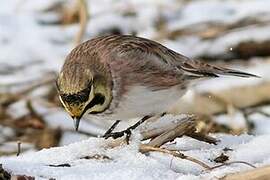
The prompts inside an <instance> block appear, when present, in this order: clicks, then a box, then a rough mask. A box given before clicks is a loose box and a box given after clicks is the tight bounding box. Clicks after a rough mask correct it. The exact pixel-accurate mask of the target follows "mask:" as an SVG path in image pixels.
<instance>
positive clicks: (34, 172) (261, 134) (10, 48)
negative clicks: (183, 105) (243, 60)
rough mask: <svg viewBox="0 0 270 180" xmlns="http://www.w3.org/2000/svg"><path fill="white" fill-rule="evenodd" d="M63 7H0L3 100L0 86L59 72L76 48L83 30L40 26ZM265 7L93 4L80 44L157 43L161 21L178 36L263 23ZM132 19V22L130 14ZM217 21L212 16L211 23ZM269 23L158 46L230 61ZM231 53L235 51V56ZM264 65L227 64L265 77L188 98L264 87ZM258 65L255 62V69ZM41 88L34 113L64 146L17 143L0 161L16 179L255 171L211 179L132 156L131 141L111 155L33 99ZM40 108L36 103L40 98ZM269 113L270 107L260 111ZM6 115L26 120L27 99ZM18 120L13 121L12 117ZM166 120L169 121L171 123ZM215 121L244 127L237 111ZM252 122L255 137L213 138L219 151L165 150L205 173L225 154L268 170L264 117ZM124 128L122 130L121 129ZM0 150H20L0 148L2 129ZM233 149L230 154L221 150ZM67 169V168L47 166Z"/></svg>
mask: <svg viewBox="0 0 270 180" xmlns="http://www.w3.org/2000/svg"><path fill="white" fill-rule="evenodd" d="M61 1H62V0H47V1H44V0H27V1H22V0H9V1H2V2H1V6H0V54H1V56H0V92H7V91H8V90H9V89H8V88H5V87H4V85H10V84H16V83H25V82H30V81H33V80H35V79H39V78H41V77H44V76H46V75H47V73H48V72H52V71H56V72H58V71H59V69H60V67H61V65H62V64H63V62H64V59H65V56H66V55H67V54H68V52H69V51H70V50H71V49H72V48H73V47H74V42H73V41H74V37H75V34H76V33H77V32H78V30H79V26H78V24H73V25H67V26H59V25H44V22H47V23H48V22H53V21H55V20H57V19H58V18H59V15H58V14H57V13H55V12H46V11H44V10H45V9H47V8H48V7H51V5H52V4H54V3H57V2H61ZM269 6H270V1H265V0H250V1H243V0H239V1H235V0H227V1H222V0H213V1H212V0H207V1H187V2H186V1H178V0H170V1H161V0H158V1H157V0H149V1H145V0H132V1H124V0H119V1H115V0H99V1H94V0H89V1H88V8H89V12H90V20H89V22H88V25H87V28H86V34H85V36H84V40H86V39H90V38H92V37H94V36H97V35H99V34H100V33H101V32H109V31H110V30H111V29H112V28H116V29H119V31H120V32H121V33H124V34H132V33H135V34H137V35H139V36H143V37H147V38H153V39H155V38H156V37H158V35H159V33H160V32H159V30H158V29H157V27H156V23H157V20H159V19H160V18H164V19H166V20H167V24H166V25H167V30H168V31H174V30H181V29H184V28H188V27H191V28H193V27H196V26H197V25H198V26H199V25H200V24H201V23H203V22H211V23H227V24H233V23H237V22H238V21H240V20H245V19H246V18H247V17H256V18H257V20H260V21H263V22H267V21H269V17H270V11H269ZM127 14H131V15H127ZM213 14H214V15H213ZM269 37H270V26H269V24H268V25H267V24H265V25H262V26H260V27H258V26H256V27H255V26H248V27H244V28H238V29H236V30H234V31H228V32H226V33H225V34H222V35H221V36H220V37H218V38H215V39H214V40H211V39H202V38H201V37H199V36H197V35H184V36H180V37H177V38H176V40H171V39H167V38H166V37H165V38H164V39H161V40H160V42H162V44H164V45H166V46H168V47H169V48H172V49H174V50H176V51H178V52H180V53H183V54H184V55H186V56H189V57H193V58H196V57H199V56H202V55H204V54H208V55H213V56H214V55H218V54H222V53H225V54H226V53H230V52H231V51H233V48H234V46H235V45H236V44H238V43H239V42H246V41H250V40H254V41H258V42H261V41H265V40H269ZM231 53H232V52H231ZM261 61H262V60H261V59H260V58H254V59H253V61H252V64H251V67H242V66H233V67H234V68H236V69H240V70H244V71H247V72H250V73H254V74H257V75H259V76H261V77H262V78H260V79H256V78H254V79H240V78H220V79H219V80H218V81H217V80H216V79H213V80H209V81H204V82H202V83H200V84H199V85H197V86H195V87H194V88H193V91H189V93H188V94H187V96H186V98H187V99H191V100H192V95H193V94H194V92H204V91H209V89H211V90H212V91H216V90H219V89H226V88H231V87H232V86H243V85H248V84H251V85H252V84H257V83H261V82H263V81H269V80H270V79H269V78H270V71H269V69H270V67H269V66H270V65H269V60H268V62H264V63H261ZM258 62H260V63H258ZM44 91H45V90H44V89H43V90H38V91H37V92H35V93H34V94H32V96H31V97H35V98H36V99H35V100H36V101H35V102H34V107H36V108H37V111H38V112H39V113H41V114H42V115H43V116H44V119H45V120H46V122H47V124H48V125H49V126H50V127H52V128H56V127H61V128H62V129H63V131H64V134H63V137H62V138H61V141H60V146H61V147H55V148H50V149H44V150H41V151H38V152H35V150H34V147H32V145H30V144H27V143H23V144H22V148H23V149H24V150H26V152H24V153H22V154H21V155H20V156H19V157H15V156H1V157H0V163H1V164H3V167H4V168H5V169H7V170H8V171H10V172H11V173H12V174H22V175H29V176H35V177H36V179H48V178H56V179H97V180H100V179H127V178H129V179H189V180H193V179H212V178H219V177H223V176H224V175H226V174H228V173H232V172H236V171H243V170H248V169H251V167H249V166H247V165H244V164H232V165H229V166H223V167H220V168H217V169H214V170H212V171H207V170H204V169H203V168H202V167H200V166H198V165H197V164H194V163H192V162H190V161H187V160H182V159H178V158H173V157H171V156H169V155H164V154H161V153H150V154H149V155H148V154H142V153H140V152H139V151H138V145H139V140H138V138H137V136H135V138H133V139H132V142H131V144H130V145H128V146H127V145H121V146H120V147H116V148H113V149H110V148H106V147H105V144H106V142H107V141H105V140H104V139H102V138H93V137H92V138H88V137H87V136H86V135H82V134H79V133H75V132H74V131H72V130H73V122H72V120H71V118H70V117H69V116H68V115H67V113H66V112H64V111H63V110H62V109H60V108H48V107H44V104H42V103H40V102H39V101H38V100H37V99H38V96H40V95H42V94H43V93H44ZM39 100H40V99H39ZM265 111H268V112H269V107H268V109H267V107H266V108H265ZM8 112H9V113H10V114H11V115H12V117H14V118H18V117H19V116H22V115H24V114H25V113H27V109H26V108H25V101H19V102H17V103H15V104H13V105H12V106H11V107H10V108H9V109H8ZM14 112H16V113H14ZM170 118H173V117H172V116H171V117H170ZM215 120H216V121H217V122H219V123H221V124H227V123H232V124H234V126H236V127H238V128H239V127H240V128H241V127H242V128H243V127H244V125H245V123H244V119H243V115H242V114H241V113H239V112H237V113H236V114H234V116H225V115H224V116H218V117H215ZM250 120H251V122H253V123H254V124H255V127H256V128H255V130H254V132H253V133H254V135H247V134H243V135H239V136H232V135H226V134H212V136H214V137H217V138H218V139H220V140H221V141H220V143H218V145H210V144H206V143H203V142H199V141H196V140H194V139H191V138H188V137H183V138H178V139H176V140H175V141H174V142H172V143H170V144H166V145H165V146H166V147H168V148H171V149H178V150H180V151H181V152H182V153H184V154H186V155H189V156H192V157H195V158H197V159H199V160H201V161H203V162H205V163H207V164H209V165H211V166H214V165H217V163H215V162H213V159H214V158H216V157H217V156H219V155H220V154H221V153H222V152H223V153H224V154H226V155H228V156H229V158H230V159H229V162H232V161H246V162H248V163H251V164H253V165H255V166H264V165H269V164H270V144H269V140H270V118H269V117H266V116H264V115H262V114H252V115H251V116H250ZM111 123H112V122H103V121H92V122H91V123H89V122H87V121H86V120H83V121H82V122H81V124H80V129H81V130H82V131H85V132H88V133H92V134H94V135H100V134H103V133H104V131H105V129H106V128H107V127H109V126H110V124H111ZM127 123H129V122H126V123H123V124H121V125H120V127H121V128H124V127H125V126H126V125H127ZM0 132H1V133H0V135H1V136H0V137H1V138H0V143H1V150H3V149H11V150H12V151H14V152H15V151H16V148H17V144H16V142H11V143H7V144H4V145H2V143H3V142H4V139H5V138H6V137H11V136H12V135H13V134H14V133H15V132H14V131H13V130H12V129H10V128H6V127H2V126H1V127H0ZM224 148H231V149H232V151H226V152H225V151H224ZM95 154H99V155H106V156H108V157H109V158H110V159H103V160H96V159H82V158H83V157H85V156H92V155H95ZM63 163H68V164H70V165H71V167H51V166H49V165H59V164H63Z"/></svg>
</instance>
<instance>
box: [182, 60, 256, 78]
mask: <svg viewBox="0 0 270 180" xmlns="http://www.w3.org/2000/svg"><path fill="white" fill-rule="evenodd" d="M181 69H182V70H184V71H185V72H187V73H189V74H191V75H192V76H195V77H196V76H197V77H198V78H199V77H219V76H220V75H225V76H238V77H244V78H249V77H256V78H259V76H257V75H254V74H250V73H246V72H243V71H238V70H234V69H229V68H223V67H218V66H214V65H210V64H207V63H204V62H200V61H194V60H190V61H185V62H184V63H183V64H181Z"/></svg>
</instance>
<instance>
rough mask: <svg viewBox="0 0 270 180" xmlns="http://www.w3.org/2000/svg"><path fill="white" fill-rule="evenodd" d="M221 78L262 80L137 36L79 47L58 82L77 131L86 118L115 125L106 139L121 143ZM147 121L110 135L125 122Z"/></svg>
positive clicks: (100, 39) (114, 37)
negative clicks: (196, 88) (205, 82)
mask: <svg viewBox="0 0 270 180" xmlns="http://www.w3.org/2000/svg"><path fill="white" fill-rule="evenodd" d="M222 75H229V76H238V77H244V78H246V77H258V76H256V75H254V74H250V73H246V72H243V71H238V70H234V69H229V68H225V67H220V66H216V65H210V64H208V63H206V62H202V61H199V60H194V59H191V58H188V57H186V56H184V55H182V54H180V53H178V52H175V51H173V50H171V49H169V48H167V47H165V46H163V45H162V44H160V43H158V42H155V41H153V40H150V39H146V38H142V37H137V36H133V35H106V36H100V37H95V38H93V39H90V40H88V41H85V42H83V43H81V44H79V45H78V46H77V47H75V48H74V49H73V50H72V51H71V52H70V53H69V54H68V55H67V57H66V59H65V62H64V65H63V66H62V69H61V71H60V73H59V75H58V77H57V80H56V86H57V89H58V94H59V99H60V101H61V103H62V105H63V106H64V108H65V110H66V111H67V112H68V113H69V115H70V116H71V117H72V118H73V120H74V126H75V129H76V130H78V128H79V123H80V119H81V118H82V116H83V115H85V114H87V116H89V117H92V118H100V119H105V120H115V123H114V124H113V126H112V127H111V128H110V129H109V130H108V131H107V132H106V133H105V137H106V138H108V137H113V138H117V137H120V136H123V135H124V134H127V136H128V135H129V136H130V131H131V130H132V129H135V128H136V127H137V126H138V125H140V124H141V123H143V122H144V121H145V120H147V119H149V118H150V117H152V116H156V115H161V114H163V113H164V112H166V111H167V110H168V108H169V107H171V106H172V105H173V104H175V103H176V100H178V99H179V98H181V97H182V96H183V95H184V94H185V92H186V91H187V90H188V89H189V87H190V84H193V83H194V82H197V80H201V79H207V78H217V77H219V76H222ZM138 117H143V118H142V119H141V120H140V121H138V122H137V123H136V124H134V125H133V126H131V127H129V128H127V129H126V130H124V131H121V132H116V133H112V131H113V129H114V128H115V126H116V125H117V124H118V123H119V122H120V121H123V120H128V119H131V118H138Z"/></svg>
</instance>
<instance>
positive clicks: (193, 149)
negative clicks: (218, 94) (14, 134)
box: [1, 135, 270, 180]
mask: <svg viewBox="0 0 270 180" xmlns="http://www.w3.org/2000/svg"><path fill="white" fill-rule="evenodd" d="M215 136H216V137H217V138H218V139H220V140H221V142H220V143H219V144H218V145H209V144H206V143H203V142H198V141H196V140H193V139H191V138H186V137H184V138H180V139H177V141H176V142H175V143H176V144H172V145H170V148H177V149H179V150H180V151H181V152H182V153H184V154H185V155H189V156H192V157H194V158H197V159H199V160H201V161H203V162H205V163H207V164H209V165H211V166H214V165H216V163H215V162H214V159H215V158H217V157H218V156H220V155H221V153H224V154H225V155H228V156H229V162H231V161H245V162H248V163H251V164H253V165H254V166H263V165H267V164H269V163H270V153H269V152H270V145H269V139H270V135H261V136H249V135H241V136H232V135H215ZM105 144H106V143H105V141H104V140H103V139H101V138H89V139H87V140H85V141H81V142H77V143H73V144H70V145H67V146H63V147H57V148H50V149H44V150H41V151H39V152H36V153H33V152H28V153H25V154H24V155H22V156H19V157H17V158H14V157H10V158H2V159H1V161H2V162H1V163H3V166H4V168H5V169H7V170H9V171H12V173H14V174H24V175H25V174H26V175H31V176H35V177H37V178H40V179H42V178H45V179H49V178H56V179H123V180H124V179H213V178H220V177H223V176H224V175H226V174H228V173H232V172H235V171H240V170H249V169H252V167H250V166H248V165H246V164H232V165H229V166H223V167H220V168H217V169H214V170H211V171H210V170H205V169H203V168H202V167H201V166H199V165H197V164H195V163H193V162H190V161H187V160H182V159H178V158H175V157H172V156H169V155H167V154H162V153H153V152H152V153H150V154H148V155H145V154H141V153H140V152H138V141H136V140H135V141H132V143H131V144H130V145H128V146H127V145H122V146H120V147H116V148H113V149H108V148H105V147H106V146H105ZM104 146H105V147H104ZM226 148H227V149H228V148H229V150H226ZM98 155H99V156H98ZM86 156H88V157H92V158H90V159H85V158H84V157H86ZM94 156H95V157H101V156H103V157H106V158H100V159H95V158H93V157H94ZM61 164H66V166H68V167H52V165H55V166H57V165H61Z"/></svg>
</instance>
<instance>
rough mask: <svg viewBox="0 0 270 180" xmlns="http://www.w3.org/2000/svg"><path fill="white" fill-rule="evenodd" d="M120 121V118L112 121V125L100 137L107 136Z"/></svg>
mask: <svg viewBox="0 0 270 180" xmlns="http://www.w3.org/2000/svg"><path fill="white" fill-rule="evenodd" d="M119 123H120V120H117V121H115V122H114V123H113V125H112V126H111V127H110V128H109V129H108V130H107V131H106V132H105V134H104V135H103V136H102V137H105V138H106V137H107V136H108V135H109V134H111V133H112V131H113V130H114V129H115V128H116V126H117V125H118V124H119Z"/></svg>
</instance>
